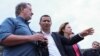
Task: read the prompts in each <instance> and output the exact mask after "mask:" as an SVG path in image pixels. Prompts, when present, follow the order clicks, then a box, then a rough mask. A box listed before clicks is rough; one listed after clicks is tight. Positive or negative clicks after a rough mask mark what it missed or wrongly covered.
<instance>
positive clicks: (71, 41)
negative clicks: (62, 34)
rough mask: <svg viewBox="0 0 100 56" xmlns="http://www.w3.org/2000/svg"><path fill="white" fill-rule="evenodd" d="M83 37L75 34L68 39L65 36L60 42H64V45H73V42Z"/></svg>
mask: <svg viewBox="0 0 100 56" xmlns="http://www.w3.org/2000/svg"><path fill="white" fill-rule="evenodd" d="M82 39H83V38H82V37H80V36H79V35H75V36H73V37H72V38H71V39H70V40H69V39H67V38H65V39H64V38H63V39H62V43H63V44H64V45H73V44H75V43H78V42H79V41H81V40H82Z"/></svg>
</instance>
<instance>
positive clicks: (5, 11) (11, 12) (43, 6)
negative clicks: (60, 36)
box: [0, 0, 100, 49]
mask: <svg viewBox="0 0 100 56" xmlns="http://www.w3.org/2000/svg"><path fill="white" fill-rule="evenodd" d="M21 2H29V3H31V4H32V9H33V10H32V11H33V13H34V15H33V16H32V19H31V20H30V22H31V23H30V27H31V29H32V30H34V31H36V32H37V31H40V26H39V20H40V17H41V16H42V15H44V14H48V15H50V16H51V18H52V27H51V31H58V30H59V26H60V25H61V24H62V23H64V22H69V23H70V25H71V27H72V29H73V32H75V34H77V33H79V32H81V31H82V30H84V29H87V28H90V27H93V28H94V29H95V32H94V34H93V35H91V36H87V37H85V39H84V40H82V41H80V42H79V43H78V44H79V46H80V48H82V49H85V48H91V44H92V42H93V41H98V42H100V31H99V30H100V24H99V21H100V19H99V18H100V0H19V1H18V0H11V1H10V0H2V1H0V24H1V23H2V22H3V21H4V20H5V19H6V18H7V17H15V7H16V5H17V4H19V3H21Z"/></svg>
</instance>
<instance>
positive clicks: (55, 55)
mask: <svg viewBox="0 0 100 56" xmlns="http://www.w3.org/2000/svg"><path fill="white" fill-rule="evenodd" d="M42 33H43V34H44V35H45V37H47V39H48V50H49V56H61V54H60V52H59V50H58V48H57V46H56V44H55V41H54V40H53V37H52V36H51V33H49V34H46V33H44V32H42Z"/></svg>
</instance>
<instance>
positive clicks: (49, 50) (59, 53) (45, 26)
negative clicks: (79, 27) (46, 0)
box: [39, 15, 94, 56]
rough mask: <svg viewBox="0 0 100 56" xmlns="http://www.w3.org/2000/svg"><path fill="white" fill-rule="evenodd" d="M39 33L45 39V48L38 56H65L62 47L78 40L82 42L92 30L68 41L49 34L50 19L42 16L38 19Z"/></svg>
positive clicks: (51, 33) (57, 35)
mask: <svg viewBox="0 0 100 56" xmlns="http://www.w3.org/2000/svg"><path fill="white" fill-rule="evenodd" d="M39 24H40V27H41V31H40V33H42V34H44V36H45V37H46V38H47V40H48V42H47V44H48V45H47V46H46V47H45V48H43V47H42V48H43V49H42V48H40V49H41V50H40V51H41V55H40V56H67V55H66V53H65V51H64V49H63V45H72V44H75V43H77V42H79V41H80V40H82V39H83V38H84V37H85V36H87V35H91V34H93V32H94V30H93V29H92V28H89V29H86V30H84V31H83V32H81V33H79V34H77V35H75V36H74V37H73V38H72V39H71V40H70V41H69V40H67V39H66V38H64V37H63V36H61V35H59V34H58V33H57V32H51V31H50V30H51V29H50V28H51V25H52V21H51V17H50V16H49V15H43V16H42V17H41V18H40V22H39Z"/></svg>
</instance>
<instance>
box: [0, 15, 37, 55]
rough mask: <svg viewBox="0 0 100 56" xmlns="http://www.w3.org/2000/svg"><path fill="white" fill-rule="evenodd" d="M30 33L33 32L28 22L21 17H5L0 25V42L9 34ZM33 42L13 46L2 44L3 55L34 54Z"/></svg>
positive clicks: (34, 46)
mask: <svg viewBox="0 0 100 56" xmlns="http://www.w3.org/2000/svg"><path fill="white" fill-rule="evenodd" d="M11 34H15V35H32V34H33V32H32V31H31V29H30V28H29V26H28V22H27V21H25V20H24V19H23V18H22V17H19V16H18V17H17V18H16V19H14V18H7V19H6V20H5V21H4V22H3V23H2V24H1V25H0V42H2V41H3V40H5V39H6V38H7V37H8V36H9V35H11ZM36 52H37V51H36V45H35V43H34V42H33V43H31V42H27V43H23V44H19V45H15V46H4V51H3V56H36V54H37V53H36Z"/></svg>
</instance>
